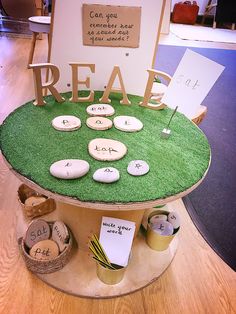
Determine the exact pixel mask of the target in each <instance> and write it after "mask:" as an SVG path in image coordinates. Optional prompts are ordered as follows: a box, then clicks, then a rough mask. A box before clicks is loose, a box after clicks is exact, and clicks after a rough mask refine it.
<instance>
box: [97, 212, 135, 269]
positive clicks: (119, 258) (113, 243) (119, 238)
mask: <svg viewBox="0 0 236 314" xmlns="http://www.w3.org/2000/svg"><path fill="white" fill-rule="evenodd" d="M134 232H135V223H134V222H132V221H128V220H123V219H118V218H112V217H102V224H101V230H100V238H99V241H100V243H101V245H102V247H103V249H104V251H105V252H106V255H107V256H108V258H109V260H110V262H111V263H113V264H117V265H120V266H124V267H125V266H127V264H128V260H129V255H130V251H131V247H132V242H133V237H134Z"/></svg>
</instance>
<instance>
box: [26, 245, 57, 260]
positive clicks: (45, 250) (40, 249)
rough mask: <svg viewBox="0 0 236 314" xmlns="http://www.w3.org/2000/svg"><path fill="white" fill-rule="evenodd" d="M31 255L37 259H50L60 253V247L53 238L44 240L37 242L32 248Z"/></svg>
mask: <svg viewBox="0 0 236 314" xmlns="http://www.w3.org/2000/svg"><path fill="white" fill-rule="evenodd" d="M29 253H30V256H31V257H33V258H35V259H37V260H45V261H50V260H53V259H55V258H56V257H57V256H58V255H59V248H58V245H57V243H56V242H54V241H52V240H43V241H40V242H38V243H36V244H35V245H34V246H33V247H32V248H31V249H30V252H29Z"/></svg>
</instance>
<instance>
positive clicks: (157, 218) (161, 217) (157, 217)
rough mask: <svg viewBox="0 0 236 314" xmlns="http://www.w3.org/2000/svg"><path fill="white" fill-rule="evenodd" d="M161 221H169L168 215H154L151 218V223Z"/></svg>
mask: <svg viewBox="0 0 236 314" xmlns="http://www.w3.org/2000/svg"><path fill="white" fill-rule="evenodd" d="M160 220H167V215H164V214H158V215H154V216H152V217H151V218H150V223H151V224H154V223H156V222H158V221H160Z"/></svg>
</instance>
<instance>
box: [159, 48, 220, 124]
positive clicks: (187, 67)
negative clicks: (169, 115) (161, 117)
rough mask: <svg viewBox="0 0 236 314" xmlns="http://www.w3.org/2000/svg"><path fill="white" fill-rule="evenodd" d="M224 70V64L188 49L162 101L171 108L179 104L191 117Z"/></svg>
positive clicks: (179, 109)
mask: <svg viewBox="0 0 236 314" xmlns="http://www.w3.org/2000/svg"><path fill="white" fill-rule="evenodd" d="M193 65H194V66H193ZM223 70H224V66H222V65H220V64H218V63H216V62H215V61H212V60H210V59H208V58H206V57H204V56H202V55H200V54H198V53H196V52H194V51H192V50H190V49H187V50H186V52H185V54H184V56H183V58H182V59H181V61H180V63H179V65H178V67H177V69H176V71H175V73H174V75H173V77H172V79H171V82H170V84H169V85H168V88H167V90H166V92H165V95H164V96H163V97H162V100H161V101H162V102H163V103H164V104H166V105H167V106H168V107H170V108H175V107H176V106H178V111H179V112H182V113H183V114H185V115H186V117H188V118H189V119H191V118H192V117H194V116H196V114H197V111H198V110H199V107H200V105H201V103H202V101H203V100H204V98H205V97H206V96H207V94H208V93H209V91H210V90H211V88H212V86H213V85H214V84H215V82H216V80H217V79H218V77H219V76H220V75H221V73H222V72H223Z"/></svg>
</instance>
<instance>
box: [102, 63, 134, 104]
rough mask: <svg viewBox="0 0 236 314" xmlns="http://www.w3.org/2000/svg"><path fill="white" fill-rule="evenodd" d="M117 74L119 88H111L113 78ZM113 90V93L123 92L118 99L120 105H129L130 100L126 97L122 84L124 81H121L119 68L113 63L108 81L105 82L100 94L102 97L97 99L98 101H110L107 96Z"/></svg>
mask: <svg viewBox="0 0 236 314" xmlns="http://www.w3.org/2000/svg"><path fill="white" fill-rule="evenodd" d="M117 75H118V78H119V81H120V87H121V88H120V89H114V88H112V86H113V83H114V81H115V78H116V76H117ZM111 92H113V93H122V94H123V99H122V100H121V101H120V103H121V104H122V105H130V101H129V99H128V97H127V94H126V92H125V86H124V83H123V79H122V76H121V72H120V68H119V67H118V66H117V65H115V66H114V69H113V71H112V73H111V77H110V79H109V81H108V84H107V87H106V89H105V91H104V93H103V95H102V98H100V99H99V101H100V102H104V103H110V102H111V100H110V98H109V95H110V93H111Z"/></svg>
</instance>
